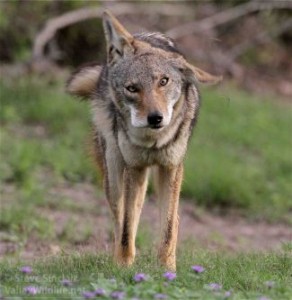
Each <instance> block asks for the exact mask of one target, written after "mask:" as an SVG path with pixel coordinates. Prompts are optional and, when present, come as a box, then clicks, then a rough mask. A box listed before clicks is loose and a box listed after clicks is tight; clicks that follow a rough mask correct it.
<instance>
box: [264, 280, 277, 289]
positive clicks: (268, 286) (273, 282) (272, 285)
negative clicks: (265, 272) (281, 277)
mask: <svg viewBox="0 0 292 300" xmlns="http://www.w3.org/2000/svg"><path fill="white" fill-rule="evenodd" d="M265 286H266V287H267V288H269V289H271V288H273V287H274V286H275V281H266V282H265Z"/></svg>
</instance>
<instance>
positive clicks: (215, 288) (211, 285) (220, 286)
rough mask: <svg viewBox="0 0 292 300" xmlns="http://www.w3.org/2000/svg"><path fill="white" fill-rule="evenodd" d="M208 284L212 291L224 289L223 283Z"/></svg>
mask: <svg viewBox="0 0 292 300" xmlns="http://www.w3.org/2000/svg"><path fill="white" fill-rule="evenodd" d="M208 286H209V288H210V289H211V290H212V291H219V290H221V289H222V285H221V284H219V283H210V284H209V285H208Z"/></svg>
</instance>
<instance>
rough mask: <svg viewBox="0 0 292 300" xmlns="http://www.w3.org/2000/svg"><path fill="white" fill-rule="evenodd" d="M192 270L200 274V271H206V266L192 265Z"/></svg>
mask: <svg viewBox="0 0 292 300" xmlns="http://www.w3.org/2000/svg"><path fill="white" fill-rule="evenodd" d="M192 270H193V271H195V272H196V273H198V274H199V273H202V272H204V271H205V268H204V267H202V266H199V265H195V266H192Z"/></svg>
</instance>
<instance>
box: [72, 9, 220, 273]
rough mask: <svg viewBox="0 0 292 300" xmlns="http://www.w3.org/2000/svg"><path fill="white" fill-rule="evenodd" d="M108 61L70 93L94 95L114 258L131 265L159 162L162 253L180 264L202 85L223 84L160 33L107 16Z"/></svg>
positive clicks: (79, 77)
mask: <svg viewBox="0 0 292 300" xmlns="http://www.w3.org/2000/svg"><path fill="white" fill-rule="evenodd" d="M103 26H104V32H105V37H106V42H107V62H106V64H104V66H102V67H100V66H97V65H92V66H87V67H84V68H81V69H80V70H79V71H77V72H75V74H74V75H72V77H71V78H70V80H69V82H68V86H67V89H68V91H69V93H71V94H73V95H77V96H80V97H83V98H88V99H90V100H91V101H90V102H91V107H92V118H93V125H94V145H95V155H96V159H97V161H98V163H99V166H100V168H101V170H102V171H103V175H104V188H105V192H106V196H107V199H108V202H109V206H110V209H111V212H112V216H113V220H114V231H115V232H114V234H115V241H114V259H115V260H116V261H117V262H118V263H119V264H123V265H130V264H132V263H133V261H134V258H135V251H136V250H135V237H136V232H137V228H138V223H139V218H140V213H141V209H142V206H143V201H144V198H145V193H146V188H147V177H148V170H149V168H150V167H152V166H155V170H156V174H157V177H156V178H157V187H158V191H157V194H158V198H159V201H160V204H161V205H160V209H161V214H160V215H161V224H162V226H161V234H160V236H161V237H160V246H159V250H158V257H159V259H160V262H161V263H162V264H163V265H164V266H165V267H166V268H167V269H169V270H175V268H176V242H177V231H178V202H179V194H180V188H181V182H182V177H183V159H184V156H185V153H186V150H187V145H188V142H189V139H190V136H191V133H192V130H193V127H194V124H195V122H196V120H197V115H198V112H199V93H198V88H197V83H199V82H202V83H204V82H207V83H216V82H218V81H219V80H220V78H219V77H216V76H213V75H210V74H208V73H207V72H204V71H202V70H200V69H199V68H197V67H195V66H193V65H191V64H190V63H188V62H187V61H186V59H185V58H184V56H183V55H182V54H181V53H180V52H179V51H178V50H177V47H176V45H175V43H174V42H173V41H172V40H171V39H170V38H168V37H166V36H164V35H163V34H161V33H142V34H136V35H132V34H130V33H129V32H128V31H127V30H126V29H125V28H124V27H123V26H122V25H121V24H120V23H119V22H118V20H117V19H116V18H115V17H114V16H113V15H112V14H111V13H110V12H105V13H104V15H103Z"/></svg>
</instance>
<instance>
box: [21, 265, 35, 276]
mask: <svg viewBox="0 0 292 300" xmlns="http://www.w3.org/2000/svg"><path fill="white" fill-rule="evenodd" d="M20 272H22V273H24V274H30V273H31V272H32V268H31V267H29V266H24V267H22V268H20Z"/></svg>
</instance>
